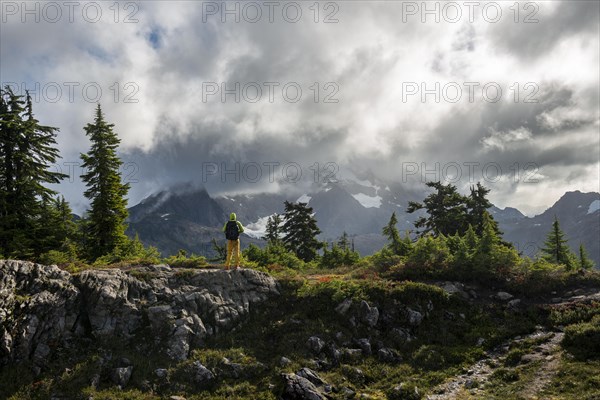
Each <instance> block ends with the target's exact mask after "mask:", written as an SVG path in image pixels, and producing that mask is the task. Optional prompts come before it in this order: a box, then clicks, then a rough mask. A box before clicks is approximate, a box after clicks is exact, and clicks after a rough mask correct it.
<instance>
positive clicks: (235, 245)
mask: <svg viewBox="0 0 600 400" xmlns="http://www.w3.org/2000/svg"><path fill="white" fill-rule="evenodd" d="M232 257H235V267H236V268H238V267H239V266H240V239H237V240H228V241H227V258H226V259H225V268H226V269H229V265H230V261H231V259H232Z"/></svg>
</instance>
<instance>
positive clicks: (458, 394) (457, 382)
mask: <svg viewBox="0 0 600 400" xmlns="http://www.w3.org/2000/svg"><path fill="white" fill-rule="evenodd" d="M563 336H564V334H563V333H562V332H545V331H542V330H538V331H536V332H534V333H532V334H530V335H527V336H524V337H517V338H515V339H513V340H511V341H508V342H505V343H503V344H502V345H501V346H498V347H497V348H496V349H494V350H493V351H491V352H489V353H488V355H487V357H485V358H483V359H481V360H479V361H477V362H476V363H475V364H473V365H472V366H471V367H470V368H469V369H468V371H467V373H465V374H462V375H458V376H455V377H454V378H452V379H451V380H450V381H447V382H445V383H443V384H441V385H439V386H438V387H436V388H434V389H433V391H432V392H433V393H434V394H430V395H428V396H427V397H426V398H427V399H428V400H449V399H458V398H461V399H464V398H469V396H472V398H482V397H481V396H482V395H483V392H484V390H483V389H481V386H482V385H483V384H485V383H486V382H487V381H488V380H489V378H490V376H491V374H492V373H493V372H494V370H495V369H496V368H497V366H500V365H502V364H503V361H504V358H505V356H506V354H507V353H508V350H509V344H510V343H519V342H522V341H526V340H536V339H537V340H545V341H544V343H542V344H540V345H538V346H536V347H535V348H534V349H532V351H531V352H530V353H528V354H526V355H524V356H523V357H522V359H521V363H531V362H538V361H540V362H541V365H540V367H539V368H538V369H537V371H536V373H535V375H534V377H533V379H532V381H531V382H530V383H529V384H528V385H527V387H526V389H525V390H524V391H523V392H522V393H520V396H521V397H522V398H524V399H537V398H538V397H537V394H538V393H540V392H541V391H542V390H543V389H544V387H545V386H546V385H547V384H548V383H550V381H551V379H552V377H553V376H554V374H555V373H556V371H557V370H558V366H559V365H560V353H559V345H560V342H561V340H562V338H563ZM492 366H496V367H492Z"/></svg>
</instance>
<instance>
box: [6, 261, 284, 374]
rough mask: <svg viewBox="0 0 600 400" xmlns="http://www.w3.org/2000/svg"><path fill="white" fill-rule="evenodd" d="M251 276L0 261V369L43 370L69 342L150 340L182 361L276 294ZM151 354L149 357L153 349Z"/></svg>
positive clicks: (269, 282)
mask: <svg viewBox="0 0 600 400" xmlns="http://www.w3.org/2000/svg"><path fill="white" fill-rule="evenodd" d="M277 294H278V292H277V288H276V283H275V281H274V280H273V279H272V278H271V277H269V276H268V275H266V274H264V273H260V272H256V271H253V270H235V271H230V272H229V271H220V270H201V271H197V272H194V273H189V272H187V273H186V272H178V271H174V270H172V269H171V268H170V267H168V266H166V265H157V266H152V267H147V268H140V269H136V270H135V272H134V273H131V274H127V273H125V272H123V271H121V270H118V269H111V270H87V271H84V272H82V273H80V274H78V275H71V274H69V273H68V272H65V271H62V270H60V269H59V268H58V267H56V266H45V265H40V264H33V263H30V262H22V261H10V260H0V317H1V320H2V324H1V326H0V365H8V364H11V363H15V362H22V361H31V362H32V363H33V365H34V366H35V367H36V369H38V370H39V369H42V368H43V367H44V365H45V364H46V362H47V361H46V360H47V359H48V358H52V357H53V352H54V350H55V349H56V348H57V347H59V346H60V347H64V346H66V347H69V346H70V345H72V344H73V342H72V340H74V339H76V338H82V337H88V338H94V339H97V340H103V339H107V340H116V341H123V343H129V341H131V340H133V339H134V338H136V337H139V336H140V335H144V336H147V337H152V338H156V339H157V340H158V342H157V343H155V345H156V349H158V350H157V351H161V352H164V353H165V355H167V356H168V357H169V358H171V359H174V360H183V359H186V358H187V357H188V354H189V351H190V347H193V346H199V345H201V344H202V343H203V341H204V340H205V339H206V338H207V337H210V336H212V335H216V334H219V333H222V332H224V331H227V330H229V329H231V328H233V327H234V326H235V324H236V323H237V322H239V321H240V320H241V319H242V318H244V317H245V316H247V314H248V313H249V311H250V308H251V307H253V306H254V305H255V304H256V303H259V302H262V301H265V300H266V299H267V298H268V297H269V296H275V295H277ZM156 349H155V350H156Z"/></svg>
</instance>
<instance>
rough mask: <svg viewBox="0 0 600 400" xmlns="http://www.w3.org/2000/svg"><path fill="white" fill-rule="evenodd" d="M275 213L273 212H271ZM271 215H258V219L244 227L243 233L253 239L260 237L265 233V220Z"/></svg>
mask: <svg viewBox="0 0 600 400" xmlns="http://www.w3.org/2000/svg"><path fill="white" fill-rule="evenodd" d="M273 215H275V214H273ZM269 217H271V215H267V216H266V217H260V218H259V219H258V221H256V222H252V223H250V224H248V225H246V226H245V227H244V233H245V234H246V235H248V236H250V237H252V238H254V239H260V238H262V237H263V236H264V235H265V233H267V221H268V220H269Z"/></svg>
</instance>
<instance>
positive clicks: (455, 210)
mask: <svg viewBox="0 0 600 400" xmlns="http://www.w3.org/2000/svg"><path fill="white" fill-rule="evenodd" d="M426 185H427V186H429V187H431V188H433V189H435V190H436V192H434V193H432V194H430V195H429V196H427V197H426V198H425V200H424V201H423V203H419V202H415V201H410V202H409V203H408V208H407V212H408V213H413V212H416V211H419V210H425V211H427V214H428V216H427V217H425V216H421V217H419V218H418V219H417V220H416V221H415V223H414V225H415V228H417V229H421V231H418V232H417V233H418V234H419V235H420V236H425V235H428V234H433V235H434V236H437V235H440V234H443V235H445V236H448V235H454V234H455V233H460V234H462V233H464V232H465V230H466V229H467V225H468V216H467V198H466V197H464V196H462V195H461V194H459V193H458V192H457V190H456V186H453V185H451V184H448V185H444V184H443V183H441V182H427V183H426Z"/></svg>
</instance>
